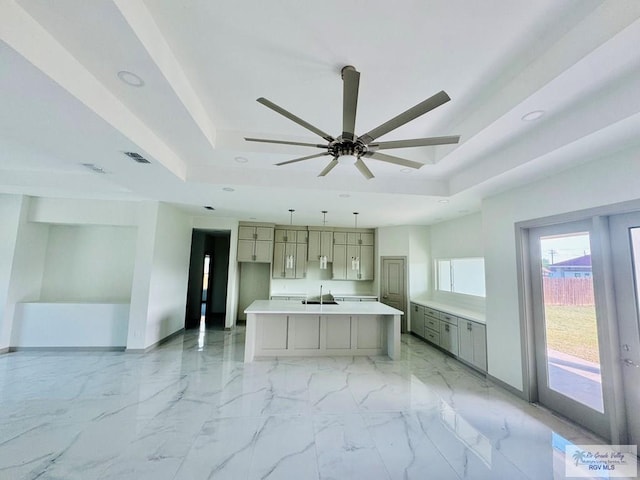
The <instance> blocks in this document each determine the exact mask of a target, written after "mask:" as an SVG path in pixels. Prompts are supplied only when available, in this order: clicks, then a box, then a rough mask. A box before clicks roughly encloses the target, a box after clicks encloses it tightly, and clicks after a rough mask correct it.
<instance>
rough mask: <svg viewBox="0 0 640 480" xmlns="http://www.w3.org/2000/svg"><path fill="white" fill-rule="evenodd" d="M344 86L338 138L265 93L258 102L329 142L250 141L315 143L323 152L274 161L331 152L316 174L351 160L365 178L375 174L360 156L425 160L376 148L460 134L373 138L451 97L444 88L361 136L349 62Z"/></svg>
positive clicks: (447, 140) (442, 140)
mask: <svg viewBox="0 0 640 480" xmlns="http://www.w3.org/2000/svg"><path fill="white" fill-rule="evenodd" d="M341 73H342V80H343V83H344V87H343V105H342V135H340V136H338V137H337V138H334V137H332V136H331V135H329V134H328V133H326V132H323V131H322V130H320V129H319V128H317V127H315V126H313V125H311V124H310V123H308V122H305V121H304V120H302V119H301V118H299V117H297V116H295V115H294V114H292V113H291V112H288V111H287V110H285V109H284V108H282V107H280V106H278V105H276V104H275V103H273V102H271V101H269V100H267V99H266V98H264V97H260V98H258V100H257V101H258V102H259V103H261V104H262V105H264V106H265V107H268V108H270V109H271V110H273V111H275V112H277V113H279V114H280V115H282V116H284V117H286V118H288V119H289V120H292V121H294V122H295V123H297V124H298V125H300V126H302V127H304V128H306V129H307V130H310V131H311V132H313V133H315V134H316V135H319V136H321V137H322V138H324V139H325V140H326V141H327V142H328V143H327V144H326V145H321V144H315V143H302V142H288V141H284V140H269V139H264V138H247V137H245V140H246V141H249V142H262V143H277V144H281V145H297V146H301V147H314V148H320V149H323V150H325V151H324V152H322V153H316V154H314V155H308V156H306V157H301V158H295V159H293V160H287V161H286V162H280V163H276V165H278V166H281V165H288V164H290V163H295V162H302V161H304V160H309V159H312V158H317V157H323V156H327V155H330V156H332V157H333V160H331V161H330V162H329V164H328V165H327V166H326V167H325V168H324V170H322V171H321V172H320V174H319V175H318V176H319V177H324V176H325V175H326V174H328V173H329V172H330V171H331V170H332V169H333V168H334V167H335V166H336V165H338V163H349V164H354V165H355V166H356V168H357V169H358V170H359V171H360V173H362V175H364V176H365V177H366V178H367V179H371V178H374V175H373V173H371V170H369V168H368V167H367V166H366V165H365V163H364V162H363V161H362V157H365V158H373V159H375V160H380V161H382V162H387V163H393V164H395V165H401V166H403V167H410V168H415V169H418V168H420V167H422V166H423V165H424V164H423V163H420V162H414V161H412V160H406V159H404V158H399V157H395V156H392V155H387V154H384V153H380V152H379V150H387V149H392V148H409V147H426V146H431V145H446V144H453V143H458V141H459V140H460V136H458V135H454V136H448V137H430V138H415V139H411V140H395V141H390V142H376V141H375V140H376V139H377V138H378V137H381V136H382V135H385V134H387V133H389V132H390V131H392V130H395V129H396V128H398V127H400V126H402V125H404V124H405V123H408V122H410V121H411V120H414V119H416V118H418V117H419V116H421V115H424V114H425V113H427V112H429V111H431V110H433V109H435V108H437V107H439V106H440V105H442V104H443V103H446V102H448V101H449V100H451V98H449V95H447V94H446V93H445V92H444V91H441V92H438V93H436V94H435V95H433V96H432V97H429V98H427V99H426V100H424V101H423V102H420V103H419V104H417V105H415V106H413V107H411V108H410V109H409V110H407V111H405V112H403V113H401V114H400V115H397V116H396V117H394V118H392V119H391V120H389V121H387V122H385V123H383V124H382V125H380V126H378V127H376V128H374V129H373V130H370V131H369V132H367V133H365V134H364V135H361V136H356V134H355V124H356V109H357V106H358V87H359V85H360V72H358V71H357V70H356V69H355V68H354V67H352V66H351V65H347V66H346V67H344V68H343V69H342V72H341Z"/></svg>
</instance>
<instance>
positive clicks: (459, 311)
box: [411, 298, 487, 324]
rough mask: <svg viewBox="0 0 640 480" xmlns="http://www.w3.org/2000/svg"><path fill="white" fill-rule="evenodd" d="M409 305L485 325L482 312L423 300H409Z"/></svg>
mask: <svg viewBox="0 0 640 480" xmlns="http://www.w3.org/2000/svg"><path fill="white" fill-rule="evenodd" d="M411 303H417V304H418V305H422V306H423V307H429V308H433V309H435V310H440V311H441V312H446V313H450V314H451V315H455V316H456V317H462V318H466V319H467V320H473V321H474V322H478V323H484V324H486V323H487V321H486V317H485V314H484V313H483V312H478V311H476V310H469V309H467V308H461V307H458V306H456V305H451V304H448V303H440V302H434V301H433V300H423V299H414V298H412V299H411Z"/></svg>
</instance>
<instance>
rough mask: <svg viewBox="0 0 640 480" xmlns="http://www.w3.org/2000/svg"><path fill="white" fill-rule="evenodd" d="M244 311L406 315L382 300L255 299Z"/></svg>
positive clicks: (260, 312)
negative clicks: (317, 302) (318, 302)
mask: <svg viewBox="0 0 640 480" xmlns="http://www.w3.org/2000/svg"><path fill="white" fill-rule="evenodd" d="M336 296H337V295H336ZM244 312H245V313H247V314H250V313H258V314H283V313H290V314H303V315H304V314H321V315H404V312H403V311H401V310H398V309H395V308H393V307H390V306H388V305H385V304H384V303H380V302H344V303H339V304H338V305H308V304H303V303H302V302H296V301H290V300H255V301H254V302H253V303H252V304H251V305H249V306H248V307H247V308H246V309H245V311H244Z"/></svg>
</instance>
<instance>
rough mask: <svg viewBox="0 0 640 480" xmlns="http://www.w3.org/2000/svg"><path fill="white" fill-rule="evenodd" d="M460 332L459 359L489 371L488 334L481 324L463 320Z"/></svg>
mask: <svg viewBox="0 0 640 480" xmlns="http://www.w3.org/2000/svg"><path fill="white" fill-rule="evenodd" d="M459 327H460V329H459V332H458V337H459V340H460V343H459V348H460V352H459V355H458V356H459V357H460V358H461V359H462V360H464V361H465V362H467V363H470V364H471V365H473V366H475V367H477V368H479V369H480V370H482V371H485V372H486V371H487V333H486V327H485V326H484V325H482V324H480V323H476V322H472V321H470V320H463V321H462V322H461V323H460V325H459Z"/></svg>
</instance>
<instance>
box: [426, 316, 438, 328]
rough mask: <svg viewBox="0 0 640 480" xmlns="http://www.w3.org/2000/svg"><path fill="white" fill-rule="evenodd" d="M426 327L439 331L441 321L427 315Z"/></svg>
mask: <svg viewBox="0 0 640 480" xmlns="http://www.w3.org/2000/svg"><path fill="white" fill-rule="evenodd" d="M424 326H425V327H427V328H430V329H432V330H438V329H439V328H440V320H438V319H437V318H435V317H432V316H430V315H425V316H424Z"/></svg>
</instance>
